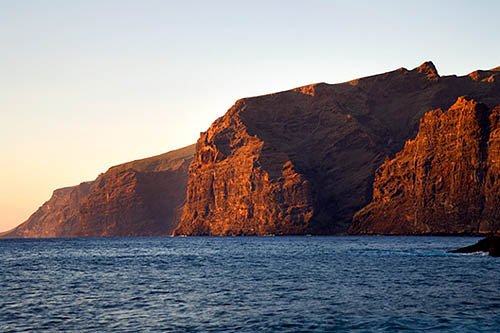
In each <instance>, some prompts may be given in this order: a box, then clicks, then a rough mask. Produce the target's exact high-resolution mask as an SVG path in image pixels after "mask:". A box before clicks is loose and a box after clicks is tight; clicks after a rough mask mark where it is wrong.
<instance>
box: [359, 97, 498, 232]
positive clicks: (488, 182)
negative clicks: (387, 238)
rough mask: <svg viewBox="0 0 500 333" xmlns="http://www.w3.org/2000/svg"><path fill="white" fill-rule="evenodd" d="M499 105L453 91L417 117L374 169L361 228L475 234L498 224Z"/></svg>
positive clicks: (367, 229) (495, 227)
mask: <svg viewBox="0 0 500 333" xmlns="http://www.w3.org/2000/svg"><path fill="white" fill-rule="evenodd" d="M499 119H500V105H499V106H498V107H496V108H494V109H492V110H490V109H489V108H488V107H487V106H486V105H484V104H481V103H478V102H476V101H475V100H473V99H470V98H466V97H460V98H458V100H457V101H456V103H455V104H454V105H453V106H452V107H451V108H450V109H449V110H448V111H446V112H445V111H443V110H441V109H438V110H434V111H432V112H429V113H427V114H426V115H425V116H424V117H423V118H422V120H421V121H420V130H419V132H418V135H417V137H416V138H415V140H411V141H408V142H407V143H406V145H405V147H404V149H403V150H402V151H401V152H399V153H398V154H397V155H396V156H395V158H394V159H392V160H387V161H386V162H385V163H384V164H383V165H382V166H381V167H380V168H379V169H378V170H377V172H376V173H375V181H374V185H373V199H372V202H371V203H370V204H369V205H367V206H366V207H365V208H363V209H362V210H360V211H359V212H358V213H357V214H356V215H355V216H354V220H353V224H352V227H351V232H353V233H361V234H480V233H491V232H496V231H499V230H500V209H499V207H500V168H499V165H500V123H499Z"/></svg>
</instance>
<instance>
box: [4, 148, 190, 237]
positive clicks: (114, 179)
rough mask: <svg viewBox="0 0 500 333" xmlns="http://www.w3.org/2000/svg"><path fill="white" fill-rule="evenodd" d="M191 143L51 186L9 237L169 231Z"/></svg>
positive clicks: (176, 213)
mask: <svg viewBox="0 0 500 333" xmlns="http://www.w3.org/2000/svg"><path fill="white" fill-rule="evenodd" d="M193 153H194V145H191V146H188V147H186V148H182V149H179V150H175V151H172V152H169V153H166V154H162V155H158V156H154V157H150V158H146V159H143V160H138V161H133V162H129V163H125V164H121V165H118V166H114V167H112V168H110V169H109V170H108V171H107V172H106V173H104V174H102V175H100V176H99V177H97V179H96V180H94V181H92V182H86V183H82V184H80V185H77V186H74V187H67V188H62V189H58V190H55V191H54V194H53V195H52V198H50V200H49V201H47V202H46V203H44V204H43V205H42V206H41V207H40V208H39V209H38V210H37V211H36V212H35V213H34V214H33V215H31V216H30V218H29V219H28V220H27V221H26V222H24V223H23V224H21V225H19V226H18V227H17V228H15V229H13V230H11V231H9V232H7V233H4V234H3V235H2V237H9V238H23V237H24V238H28V237H29V238H39V237H106V236H150V235H151V236H152V235H170V234H171V233H172V230H173V229H174V228H175V226H176V225H177V224H178V220H179V218H180V211H179V209H180V207H181V206H182V204H183V203H184V199H185V193H186V184H187V170H188V166H189V163H190V162H191V160H192V156H193Z"/></svg>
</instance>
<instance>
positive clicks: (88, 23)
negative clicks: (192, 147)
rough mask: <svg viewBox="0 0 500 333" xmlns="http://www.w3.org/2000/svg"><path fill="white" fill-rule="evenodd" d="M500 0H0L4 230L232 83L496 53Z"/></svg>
mask: <svg viewBox="0 0 500 333" xmlns="http://www.w3.org/2000/svg"><path fill="white" fill-rule="evenodd" d="M499 16H500V1H492V0H487V1H477V0H476V1H458V0H455V1H438V0H434V1H401V0H399V1H271V0H268V1H255V0H252V1H236V0H233V1H214V0H211V1H202V0H200V1H184V0H183V1H166V0H165V1H148V0H137V1H124V0H120V1H106V0H98V1H91V0H85V1H83V0H82V1H76V0H60V1H56V0H52V1H51V0H45V1H41V0H39V1H27V0H23V1H20V0H11V1H5V0H0V116H1V118H0V148H1V154H0V165H1V170H0V171H1V172H0V188H1V191H0V231H3V230H7V229H10V228H12V227H14V226H15V225H17V224H19V223H21V222H23V221H24V220H26V219H27V218H28V217H29V215H30V214H31V213H33V212H34V211H35V210H36V209H37V208H38V207H39V206H40V205H41V204H43V202H45V201H46V200H48V199H49V197H50V196H51V194H52V191H53V190H54V189H56V188H59V187H64V186H70V185H75V184H78V183H80V182H82V181H85V180H92V179H94V178H95V177H96V176H97V175H98V174H99V173H100V172H104V171H105V170H106V169H107V168H108V167H110V166H112V165H114V164H118V163H122V162H127V161H130V160H133V159H137V158H142V157H147V156H151V155H155V154H159V153H163V152H166V151H169V150H172V149H175V148H179V147H183V146H186V145H189V144H191V143H194V142H195V141H196V140H197V139H198V136H199V132H201V131H204V130H206V129H207V128H208V127H209V125H210V124H211V123H212V122H213V121H214V120H215V119H216V118H217V117H219V116H221V115H223V114H224V113H225V111H226V110H227V109H228V108H229V107H230V106H231V105H232V104H233V102H234V101H235V100H236V99H238V98H241V97H246V96H254V95H260V94H265V93H271V92H276V91H280V90H286V89H290V88H294V87H296V86H300V85H305V84H309V83H314V82H328V83H336V82H342V81H346V80H350V79H354V78H357V77H362V76H366V75H371V74H376V73H380V72H385V71H389V70H393V69H396V68H399V67H406V68H413V67H416V66H418V65H420V64H421V63H422V62H424V61H427V60H432V61H433V62H434V64H435V65H436V66H437V68H438V71H439V72H440V74H459V75H463V74H467V73H469V72H471V71H473V70H475V69H488V68H493V67H496V66H499V65H500V19H499Z"/></svg>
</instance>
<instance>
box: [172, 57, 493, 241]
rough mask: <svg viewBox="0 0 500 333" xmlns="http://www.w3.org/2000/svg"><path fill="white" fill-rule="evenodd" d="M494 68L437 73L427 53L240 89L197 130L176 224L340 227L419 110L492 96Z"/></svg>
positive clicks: (196, 228) (183, 227) (194, 229)
mask: <svg viewBox="0 0 500 333" xmlns="http://www.w3.org/2000/svg"><path fill="white" fill-rule="evenodd" d="M498 74H499V72H498V71H496V70H491V71H476V72H474V73H471V74H470V75H468V76H463V77H457V76H443V77H441V76H440V75H439V74H438V72H437V70H436V68H435V67H434V65H433V64H432V63H430V62H429V63H424V64H422V65H421V66H419V67H417V68H415V69H413V70H406V69H404V68H402V69H398V70H396V71H393V72H389V73H385V74H380V75H375V76H372V77H367V78H362V79H358V80H353V81H350V82H346V83H342V84H335V85H329V84H324V83H321V84H315V85H310V86H305V87H301V88H297V89H293V90H290V91H285V92H281V93H276V94H271V95H266V96H259V97H253V98H244V99H241V100H239V101H237V102H236V104H235V105H234V106H233V107H232V108H231V109H230V110H229V111H228V112H227V113H226V114H225V115H224V116H223V117H221V118H219V119H217V120H216V121H215V122H214V123H213V124H212V126H211V127H210V128H209V129H208V131H206V132H205V133H202V134H201V136H200V139H199V140H198V143H197V147H196V153H195V156H194V160H193V162H192V164H191V166H190V169H189V180H188V187H187V196H186V205H185V206H184V211H183V216H182V219H181V223H180V225H179V226H178V228H177V229H176V230H175V234H178V235H262V234H309V233H311V234H336V233H346V232H347V231H348V229H349V226H350V224H351V221H352V218H353V216H354V214H355V213H356V212H357V211H358V210H359V209H361V208H363V207H364V206H365V205H366V204H368V203H369V202H370V201H371V199H372V184H373V177H374V173H375V170H376V169H377V168H378V167H379V166H380V165H381V164H382V163H383V161H384V159H385V158H386V157H387V156H393V155H394V154H395V153H396V152H398V151H399V150H401V149H402V148H403V146H404V143H405V142H406V141H407V140H408V139H411V138H414V137H415V135H416V133H417V130H418V125H419V120H420V118H421V117H422V116H423V115H424V114H425V113H426V112H428V111H430V110H433V109H436V108H442V109H448V108H449V107H450V106H451V105H452V104H453V103H454V102H455V101H456V100H457V98H458V97H459V96H462V95H468V96H471V97H474V98H476V99H477V100H480V101H483V102H484V103H487V104H488V105H496V104H498V103H499V102H500V84H499V83H498V81H499V80H498V79H499V75H498Z"/></svg>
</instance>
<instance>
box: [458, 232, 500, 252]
mask: <svg viewBox="0 0 500 333" xmlns="http://www.w3.org/2000/svg"><path fill="white" fill-rule="evenodd" d="M449 252H450V253H474V252H488V254H489V255H490V256H493V257H500V236H489V237H486V238H483V239H481V240H480V241H479V242H477V243H476V244H474V245H471V246H466V247H462V248H460V249H456V250H452V251H449Z"/></svg>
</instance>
